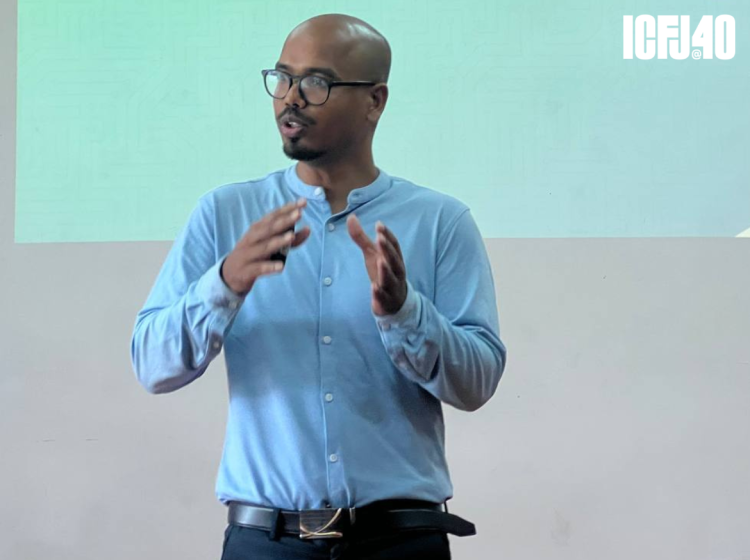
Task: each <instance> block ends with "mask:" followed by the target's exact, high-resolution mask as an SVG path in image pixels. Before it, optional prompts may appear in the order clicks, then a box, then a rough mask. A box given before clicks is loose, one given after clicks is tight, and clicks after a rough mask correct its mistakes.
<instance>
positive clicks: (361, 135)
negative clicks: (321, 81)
mask: <svg viewBox="0 0 750 560" xmlns="http://www.w3.org/2000/svg"><path fill="white" fill-rule="evenodd" d="M312 68H317V69H319V70H318V71H312V70H311V69H312ZM390 68H391V49H390V46H389V45H388V41H386V39H385V37H383V36H382V35H381V34H380V33H379V32H378V31H376V30H375V29H374V28H373V27H372V26H370V25H369V24H367V23H365V22H364V21H362V20H360V19H357V18H355V17H352V16H347V15H343V14H325V15H321V16H316V17H314V18H311V19H309V20H307V21H304V22H303V23H301V24H300V25H298V26H297V27H295V28H294V29H293V30H292V32H291V33H290V34H289V36H288V37H287V39H286V41H285V43H284V46H283V48H282V51H281V56H280V57H279V61H278V63H277V64H276V69H277V70H284V71H285V72H288V73H289V74H292V75H298V76H302V75H305V74H308V73H312V74H313V75H316V76H320V77H323V78H326V79H328V80H330V81H334V82H339V81H345V82H359V81H366V82H374V83H375V85H360V86H334V87H332V88H331V90H330V95H329V97H328V100H327V101H326V102H325V103H324V104H323V105H312V104H310V103H308V102H307V101H306V100H305V99H303V97H302V95H301V94H300V90H299V84H300V82H299V81H298V80H295V81H294V82H293V84H292V87H291V89H290V90H289V92H288V93H287V94H286V97H284V99H274V100H273V107H274V113H275V116H276V119H277V123H278V125H279V128H280V130H281V131H282V136H283V142H284V153H285V154H286V155H287V156H288V157H289V158H291V159H296V160H300V161H308V162H310V163H311V164H313V165H315V164H316V163H317V164H323V163H330V162H336V161H341V160H343V159H347V158H350V157H356V155H357V154H361V153H362V151H363V150H366V151H370V150H371V149H372V138H373V135H374V133H375V128H376V126H377V123H378V120H379V118H380V115H381V114H382V112H383V110H384V109H385V104H386V101H387V99H388V86H387V85H386V83H387V81H388V74H389V73H390ZM322 69H327V71H328V72H330V74H329V73H324V72H322V71H321V70H322ZM288 117H296V120H298V121H299V122H301V123H302V124H303V127H302V129H301V130H297V131H294V130H289V129H288V128H287V127H286V126H285V125H284V124H283V122H284V121H285V120H286V119H287V118H288Z"/></svg>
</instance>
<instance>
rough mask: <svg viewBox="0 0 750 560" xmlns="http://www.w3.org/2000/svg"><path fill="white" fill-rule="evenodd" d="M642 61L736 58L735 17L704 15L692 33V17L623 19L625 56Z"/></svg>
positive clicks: (624, 17)
mask: <svg viewBox="0 0 750 560" xmlns="http://www.w3.org/2000/svg"><path fill="white" fill-rule="evenodd" d="M633 55H635V57H636V58H639V59H641V60H651V59H652V58H654V55H657V56H656V58H658V59H667V58H674V59H676V60H684V59H686V58H688V57H691V58H694V59H696V60H697V59H700V58H713V57H714V55H716V58H718V59H721V60H729V59H730V58H734V18H733V17H732V16H729V15H721V16H717V17H716V19H715V20H714V17H713V16H703V17H702V18H701V20H700V22H699V23H698V26H697V27H696V28H695V31H694V32H693V33H692V36H691V34H690V16H656V17H655V18H654V16H647V15H642V16H638V17H636V18H635V22H634V21H633V16H623V19H622V57H623V58H626V59H632V58H633Z"/></svg>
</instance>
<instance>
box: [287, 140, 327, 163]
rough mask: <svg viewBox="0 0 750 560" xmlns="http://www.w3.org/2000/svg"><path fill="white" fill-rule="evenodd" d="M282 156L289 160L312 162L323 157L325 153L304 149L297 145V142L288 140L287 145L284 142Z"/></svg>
mask: <svg viewBox="0 0 750 560" xmlns="http://www.w3.org/2000/svg"><path fill="white" fill-rule="evenodd" d="M284 154H285V155H286V156H287V157H288V158H289V159H296V160H297V161H313V160H316V159H318V158H320V157H323V156H324V155H325V154H326V152H321V151H319V150H311V149H309V148H304V147H302V146H300V145H299V143H298V141H297V140H290V141H289V142H288V143H287V142H284Z"/></svg>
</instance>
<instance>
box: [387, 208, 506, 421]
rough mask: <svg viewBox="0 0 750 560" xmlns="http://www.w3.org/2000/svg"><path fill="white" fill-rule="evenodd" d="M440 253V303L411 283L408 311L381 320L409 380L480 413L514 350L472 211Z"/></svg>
mask: <svg viewBox="0 0 750 560" xmlns="http://www.w3.org/2000/svg"><path fill="white" fill-rule="evenodd" d="M438 252H439V254H438V257H437V262H436V268H435V298H434V302H433V301H430V300H429V299H428V298H427V297H425V296H424V295H423V294H421V293H420V292H418V291H417V290H415V289H414V287H413V286H412V285H411V283H410V282H409V281H408V280H407V296H406V300H405V301H404V304H403V305H402V306H401V309H399V310H398V311H397V312H396V313H395V314H393V315H383V316H378V315H375V314H374V313H373V316H374V317H375V321H376V323H377V326H378V330H379V332H380V337H381V339H382V341H383V344H384V345H385V348H386V351H387V352H388V355H389V356H390V358H391V361H392V362H393V364H394V365H395V366H396V368H398V370H399V371H401V373H403V374H404V375H405V376H406V377H407V378H409V379H410V380H412V381H414V382H415V383H419V384H420V385H421V386H422V387H424V388H425V389H426V390H427V391H429V392H430V393H431V394H432V395H434V396H435V397H437V398H438V399H440V400H441V401H443V402H445V403H448V404H450V405H452V406H454V407H456V408H457V409H459V410H467V411H473V410H476V409H478V408H479V407H481V406H482V405H483V404H485V403H486V402H487V401H488V400H489V399H490V397H492V395H493V394H494V393H495V390H496V389H497V385H498V383H499V382H500V377H501V376H502V374H503V371H504V369H505V363H506V357H507V350H506V347H505V345H504V344H503V342H502V341H501V340H500V329H499V324H498V316H497V301H496V298H495V287H494V280H493V276H492V268H491V266H490V262H489V257H488V256H487V251H486V249H485V246H484V241H483V239H482V235H481V233H480V231H479V228H478V227H477V225H476V223H475V221H474V219H473V217H472V215H471V213H470V211H469V209H468V208H467V209H465V210H464V211H463V212H462V213H461V214H460V215H459V216H458V217H457V218H456V220H455V222H454V224H453V226H452V227H451V228H448V230H447V233H446V234H445V235H444V236H443V239H442V242H440V243H439V246H438ZM407 267H408V263H407ZM407 274H408V268H407Z"/></svg>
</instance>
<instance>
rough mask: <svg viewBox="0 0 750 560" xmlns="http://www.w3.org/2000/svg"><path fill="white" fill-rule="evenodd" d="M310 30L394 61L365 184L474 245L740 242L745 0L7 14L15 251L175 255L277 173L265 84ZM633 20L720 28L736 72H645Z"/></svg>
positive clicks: (747, 215)
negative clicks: (339, 35)
mask: <svg viewBox="0 0 750 560" xmlns="http://www.w3.org/2000/svg"><path fill="white" fill-rule="evenodd" d="M322 13H346V14H350V15H353V16H357V17H360V18H362V19H364V20H365V21H368V22H369V23H371V24H372V25H373V26H375V27H376V28H377V29H379V30H380V31H381V32H382V33H383V34H384V35H385V36H386V37H387V38H388V40H389V42H390V44H391V47H392V49H393V66H392V70H391V77H390V80H389V87H390V98H389V100H388V104H387V106H386V110H385V113H384V114H383V117H382V119H381V121H380V124H379V126H378V130H377V132H376V135H375V143H374V154H375V162H376V165H378V166H379V167H381V168H383V169H384V170H385V171H387V172H388V173H389V174H391V175H395V176H399V177H404V178H407V179H410V180H412V181H414V182H415V183H417V184H420V185H424V186H427V187H430V188H433V189H436V190H439V191H442V192H445V193H447V194H450V195H452V196H455V197H457V198H459V199H460V200H462V201H463V202H465V203H466V204H468V205H469V206H470V207H471V209H472V213H473V215H474V217H475V218H476V220H477V222H478V223H479V226H480V228H481V231H482V233H483V235H484V236H485V237H519V238H526V237H662V236H726V237H729V236H731V237H733V236H738V235H740V234H741V232H745V235H750V157H749V156H750V134H748V130H750V110H748V99H750V62H748V61H749V60H750V58H749V55H750V44H748V41H747V39H748V36H749V33H750V17H749V16H750V3H748V2H747V1H746V0H742V1H737V0H735V1H732V0H727V1H724V2H720V3H717V2H714V1H708V0H704V1H690V0H687V1H679V2H677V1H672V2H670V1H665V2H655V1H654V2H647V1H643V0H641V1H637V2H621V1H610V0H527V1H524V2H518V1H509V0H508V1H499V0H462V1H461V2H458V1H455V0H454V1H450V2H449V1H441V0H430V1H413V0H409V1H405V0H384V1H381V2H371V1H368V2H364V1H353V0H346V1H318V2H309V1H302V0H298V1H292V0H274V1H260V0H244V1H240V0H231V1H228V0H203V1H195V0H160V1H154V0H129V1H128V2H113V1H112V0H75V1H70V0H19V6H18V17H19V22H18V111H17V127H18V129H17V141H18V147H17V154H18V162H17V181H16V187H17V193H16V229H15V235H16V241H17V242H19V243H37V242H79V241H100V242H101V241H138V240H171V239H174V237H175V235H176V234H177V233H178V231H179V230H180V228H181V227H182V226H183V225H184V223H185V220H186V219H187V216H188V214H189V212H190V210H191V209H192V208H193V207H194V205H195V203H196V200H197V198H198V197H199V196H200V195H201V194H203V193H205V192H206V191H208V190H210V189H212V188H215V187H217V186H219V185H222V184H226V183H230V182H237V181H245V180H248V179H255V178H259V177H262V176H264V175H265V174H267V173H269V172H271V171H274V170H276V169H280V168H282V167H286V166H288V165H291V164H292V163H293V162H292V161H291V160H289V159H287V158H286V157H285V156H284V154H283V152H282V149H281V146H282V142H281V138H280V135H279V132H278V129H277V128H276V124H275V121H274V113H273V107H272V99H271V98H270V97H269V96H268V95H267V93H266V92H265V91H264V88H263V82H262V78H261V75H260V70H261V69H263V68H272V67H273V65H274V64H275V63H276V61H277V60H278V57H279V54H280V52H281V48H282V45H283V42H284V39H285V38H286V36H287V34H288V33H289V31H291V29H292V28H293V27H295V26H296V25H297V24H299V23H300V22H302V21H304V20H305V19H307V18H309V17H312V16H314V15H318V14H322ZM643 14H648V15H650V16H653V18H654V21H655V22H656V23H657V24H658V22H659V18H658V16H660V15H661V16H663V15H669V14H671V15H677V16H689V21H690V23H689V25H690V29H689V30H688V31H687V33H688V35H692V32H693V31H694V30H695V29H696V27H697V26H698V25H699V21H700V20H701V18H702V17H703V16H705V15H711V16H713V17H715V18H716V17H718V16H720V15H723V14H727V15H731V16H732V18H733V19H734V21H735V23H736V30H735V33H736V53H735V54H734V56H733V57H732V58H731V59H729V60H723V59H720V58H718V57H716V56H714V57H713V58H708V57H707V56H706V57H705V58H699V59H696V58H694V57H693V56H689V57H687V58H684V59H677V58H666V59H660V58H658V57H657V56H654V57H653V58H651V59H644V58H643V57H639V56H638V55H639V53H640V54H641V55H642V54H643V53H646V52H647V48H646V47H648V45H651V44H653V45H654V46H658V44H657V42H654V43H647V40H648V38H649V30H648V28H647V25H646V24H644V23H643V21H644V20H643V19H641V20H638V19H635V18H637V17H638V16H640V15H643ZM625 16H633V18H632V19H631V20H624V19H623V18H624V17H625ZM624 21H625V23H626V24H630V26H631V27H630V29H633V26H634V27H635V29H636V31H635V32H633V33H634V35H633V36H631V37H625V35H626V32H625V31H624V29H627V28H628V27H627V25H625V27H624ZM680 21H683V20H680ZM717 21H718V20H717ZM639 22H641V23H640V24H639ZM639 25H640V29H641V32H640V35H639V32H638V26H639ZM659 25H660V24H659ZM659 25H657V26H656V28H655V29H656V31H655V33H659V32H661V33H662V34H663V40H664V38H666V31H665V30H664V28H662V27H659ZM644 31H645V35H644V33H643V32H644ZM674 31H675V32H677V31H678V30H674ZM679 31H681V32H685V30H684V28H682V29H681V30H679ZM675 36H676V35H675ZM721 39H722V41H726V40H728V37H727V35H726V34H722V35H721ZM638 40H641V42H640V43H638ZM632 41H636V43H635V45H633V43H632ZM655 41H658V39H657V40H655ZM675 41H677V39H675ZM665 44H666V43H665ZM724 46H725V45H722V48H721V49H714V50H715V52H717V53H724V52H728V51H727V49H726V48H723V47H724ZM628 49H630V51H629V52H630V53H631V58H629V59H628V58H625V57H624V55H623V53H624V51H625V52H628ZM700 49H701V51H703V50H704V47H700ZM667 52H668V51H667ZM632 53H635V54H636V56H632Z"/></svg>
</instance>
